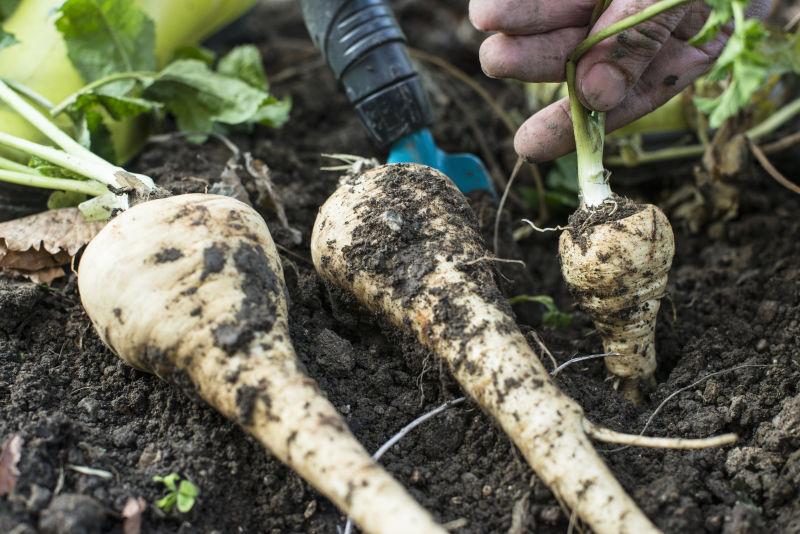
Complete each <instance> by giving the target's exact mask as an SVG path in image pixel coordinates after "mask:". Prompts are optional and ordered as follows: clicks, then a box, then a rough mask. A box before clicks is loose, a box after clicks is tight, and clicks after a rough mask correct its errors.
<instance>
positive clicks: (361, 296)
mask: <svg viewBox="0 0 800 534" xmlns="http://www.w3.org/2000/svg"><path fill="white" fill-rule="evenodd" d="M486 255H487V252H486V250H485V247H484V245H483V242H482V239H481V237H480V232H479V229H478V227H477V224H476V222H475V217H474V214H473V213H472V211H471V209H470V208H469V206H468V205H467V202H466V199H464V197H463V196H462V195H461V194H460V193H459V192H458V190H457V189H456V188H455V186H454V185H453V184H452V182H450V180H449V179H448V178H447V177H445V176H444V175H442V174H441V173H439V172H437V171H435V170H433V169H430V168H428V167H424V166H420V165H386V166H383V167H379V168H377V169H375V170H372V171H369V172H366V173H364V174H362V175H360V176H357V177H355V178H350V179H346V180H345V181H344V182H343V183H342V184H341V185H340V187H339V188H338V189H337V190H336V192H335V193H334V194H333V195H332V196H331V198H330V199H328V201H327V202H326V203H325V205H324V206H323V207H322V208H321V209H320V213H319V215H318V217H317V221H316V223H315V226H314V232H313V235H312V257H313V260H314V264H315V266H316V267H317V270H318V272H319V273H320V274H321V275H322V276H323V277H324V278H325V279H327V280H328V281H329V282H332V283H334V284H336V285H338V286H341V287H343V288H345V289H347V290H349V291H350V292H352V294H353V295H355V297H356V298H357V299H358V300H359V301H361V302H362V303H363V304H364V305H366V306H367V307H368V308H370V309H371V310H373V311H375V312H377V313H379V314H381V315H382V316H384V317H385V318H386V319H388V320H389V321H390V322H391V323H394V324H395V325H398V326H400V327H402V328H405V329H407V330H409V331H411V332H413V333H414V334H415V335H416V337H417V338H418V339H419V341H420V342H421V343H422V344H423V345H425V346H427V347H429V348H431V349H432V350H433V351H434V352H435V353H436V354H437V355H438V356H439V357H440V358H442V359H443V360H445V361H446V362H447V363H448V364H449V367H450V369H451V371H452V372H453V374H454V376H455V378H456V379H457V380H458V381H459V383H460V384H461V386H462V387H463V389H464V390H465V391H466V392H467V393H468V394H469V395H470V396H471V397H473V398H474V399H475V400H476V401H477V402H478V404H479V405H480V406H481V407H482V408H483V409H485V410H486V411H487V412H488V413H489V414H491V415H492V416H493V417H494V418H495V419H496V420H497V421H498V422H499V423H500V425H501V426H502V428H503V429H504V430H505V431H506V432H507V433H508V435H509V436H510V437H511V439H512V440H513V441H514V443H515V444H516V445H517V446H518V447H519V449H520V450H521V451H522V453H523V455H524V456H525V458H526V459H527V461H528V462H529V463H530V465H531V466H532V467H533V469H534V470H535V471H536V473H537V474H538V475H539V476H540V477H541V478H542V479H543V480H544V482H545V483H547V484H548V485H549V486H550V488H551V489H552V490H553V491H554V492H555V493H556V495H557V496H558V497H559V499H560V500H561V501H562V502H564V503H565V504H567V505H568V506H569V507H571V508H572V509H573V510H574V511H575V512H576V513H577V514H578V515H579V516H580V517H581V518H582V519H583V520H584V521H585V522H586V523H588V525H589V526H590V527H591V528H592V529H593V530H594V531H595V532H598V533H614V534H619V533H626V532H627V533H637V534H642V533H648V532H657V529H656V527H655V526H654V525H653V524H652V523H651V522H650V521H649V519H648V518H647V517H645V515H644V514H643V513H642V512H641V511H640V510H639V508H638V507H637V506H636V504H635V503H634V502H633V501H632V500H631V498H630V497H629V496H628V495H627V494H626V493H625V491H624V490H623V488H622V487H621V486H620V485H619V483H618V482H617V481H616V479H615V478H614V476H613V475H612V474H611V472H610V471H609V470H608V468H607V467H606V465H605V464H604V463H603V461H602V460H601V459H600V457H599V456H598V454H597V453H596V451H595V450H594V448H593V447H592V444H591V442H590V441H589V437H588V435H587V433H589V434H597V435H598V437H599V438H605V439H609V440H610V439H623V438H628V439H633V437H631V436H625V435H620V434H618V433H616V432H612V431H610V430H607V429H601V428H600V427H596V426H594V425H592V424H590V423H589V422H588V421H587V420H586V419H585V417H584V414H583V410H582V409H581V407H580V406H579V405H578V404H577V403H575V402H574V401H572V400H571V399H569V398H568V397H567V396H566V395H564V394H563V393H562V392H561V391H560V390H559V389H558V388H557V387H556V386H555V385H554V384H553V383H552V382H551V381H550V379H549V376H548V373H547V371H546V370H545V369H544V367H543V366H542V364H541V363H540V362H539V359H538V358H537V356H536V354H534V352H533V351H532V350H531V348H530V347H529V346H528V344H527V342H526V340H525V338H524V337H523V335H522V334H521V332H520V331H519V329H518V328H517V326H516V323H515V321H514V319H513V316H512V313H511V310H510V309H509V307H508V304H507V302H506V300H505V298H504V297H503V295H501V294H500V292H499V290H498V289H497V286H496V284H495V281H494V278H493V273H492V270H491V267H490V266H489V265H488V264H487V262H476V261H474V260H476V259H477V258H482V257H485V256H486ZM732 439H734V437H733V436H730V435H728V436H724V437H723V438H722V441H723V442H724V443H730V442H731V440H732ZM636 443H637V444H642V445H646V446H660V445H662V443H661V441H660V440H659V439H657V438H644V439H640V440H639V441H637V442H636ZM704 444H705V443H701V442H700V441H693V440H684V442H683V443H682V444H681V446H683V447H686V448H689V447H697V446H702V445H704Z"/></svg>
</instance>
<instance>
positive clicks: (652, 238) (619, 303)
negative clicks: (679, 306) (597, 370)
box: [559, 204, 675, 402]
mask: <svg viewBox="0 0 800 534" xmlns="http://www.w3.org/2000/svg"><path fill="white" fill-rule="evenodd" d="M637 209H638V210H639V211H637V212H635V213H633V214H631V215H628V216H627V217H623V218H620V219H618V220H610V221H608V222H603V223H600V224H593V225H592V224H588V225H586V226H585V227H584V228H579V229H577V230H565V231H564V232H562V234H561V238H560V240H559V254H560V257H561V272H562V273H563V275H564V280H565V281H566V282H567V285H568V286H569V288H570V290H571V291H572V293H573V295H575V298H576V300H577V301H578V305H579V306H580V307H581V308H582V309H583V310H584V311H586V312H587V313H588V314H589V315H590V316H591V317H592V319H593V320H594V324H595V326H596V327H597V331H598V333H599V334H600V337H601V338H602V339H603V349H604V350H605V352H608V353H616V354H618V356H616V357H614V358H607V359H606V360H605V362H606V367H607V368H608V370H609V371H610V372H611V373H612V374H613V375H614V376H616V377H619V378H621V379H622V380H623V382H622V384H623V393H624V394H625V395H626V396H627V397H628V398H630V399H631V400H633V401H634V402H636V401H638V400H639V398H640V391H639V384H640V382H644V383H652V382H653V375H654V373H655V370H656V348H655V331H656V316H657V315H658V309H659V307H660V305H661V302H660V299H661V298H662V297H663V296H664V293H665V292H666V289H667V276H668V274H669V269H670V267H671V266H672V257H673V255H674V254H675V239H674V236H673V234H672V227H671V225H670V223H669V220H668V219H667V217H666V216H665V215H664V213H662V212H661V210H659V209H658V208H657V207H655V206H653V205H649V204H648V205H644V206H638V207H637ZM598 213H599V212H598Z"/></svg>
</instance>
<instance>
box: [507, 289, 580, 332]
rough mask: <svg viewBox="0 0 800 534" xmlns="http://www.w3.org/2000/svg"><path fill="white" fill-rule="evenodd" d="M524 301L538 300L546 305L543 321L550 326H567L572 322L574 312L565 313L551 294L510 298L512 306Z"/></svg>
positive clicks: (538, 302) (509, 301)
mask: <svg viewBox="0 0 800 534" xmlns="http://www.w3.org/2000/svg"><path fill="white" fill-rule="evenodd" d="M522 302H536V303H537V304H541V305H542V306H544V314H543V315H542V323H544V325H545V326H549V327H550V328H566V327H568V326H569V325H571V324H572V314H569V313H564V312H562V311H561V310H559V309H558V306H556V303H555V302H554V301H553V297H551V296H550V295H533V296H531V295H517V296H516V297H512V298H510V299H508V303H509V304H511V305H512V306H513V305H514V304H520V303H522Z"/></svg>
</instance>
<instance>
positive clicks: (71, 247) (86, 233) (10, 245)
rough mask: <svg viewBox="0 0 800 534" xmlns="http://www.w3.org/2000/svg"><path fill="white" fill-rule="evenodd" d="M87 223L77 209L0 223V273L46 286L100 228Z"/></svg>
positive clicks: (60, 273)
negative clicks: (20, 277)
mask: <svg viewBox="0 0 800 534" xmlns="http://www.w3.org/2000/svg"><path fill="white" fill-rule="evenodd" d="M103 225H104V223H102V222H87V221H86V220H85V219H84V218H83V215H81V212H80V211H79V210H78V208H64V209H59V210H50V211H45V212H42V213H37V214H35V215H31V216H28V217H23V218H21V219H14V220H13V221H7V222H4V223H0V272H2V273H3V274H6V275H9V276H22V277H25V278H28V279H30V280H33V281H34V282H37V283H43V284H49V283H50V282H52V281H53V280H55V279H56V278H59V277H61V276H64V274H65V271H64V269H62V268H61V267H60V266H61V265H65V264H67V263H69V260H70V258H71V257H72V256H74V255H75V254H76V253H77V252H78V250H80V248H81V247H83V246H84V245H85V244H86V243H88V242H89V241H90V240H91V239H92V238H93V237H94V236H95V235H96V234H97V232H99V231H100V229H101V228H102V227H103Z"/></svg>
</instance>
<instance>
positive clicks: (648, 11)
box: [569, 0, 694, 63]
mask: <svg viewBox="0 0 800 534" xmlns="http://www.w3.org/2000/svg"><path fill="white" fill-rule="evenodd" d="M692 1H694V0H661V1H660V2H657V3H655V4H652V5H650V6H648V7H646V8H644V9H642V10H641V11H639V12H637V13H634V14H633V15H631V16H629V17H625V18H624V19H622V20H620V21H619V22H615V23H614V24H612V25H610V26H606V27H605V28H603V29H602V30H600V31H599V32H597V33H595V34H592V35H590V36H588V37H587V38H586V39H584V40H583V41H582V42H581V43H580V44H579V45H578V46H577V47H576V48H575V50H573V51H572V53H571V54H570V55H569V60H570V61H572V62H575V63H577V61H578V60H579V59H580V58H581V56H583V54H585V53H586V52H588V51H589V49H590V48H592V47H593V46H594V45H596V44H597V43H599V42H600V41H604V40H605V39H608V38H609V37H611V36H612V35H615V34H617V33H619V32H622V31H625V30H627V29H628V28H632V27H633V26H636V25H637V24H640V23H642V22H644V21H646V20H649V19H651V18H653V17H655V16H656V15H660V14H661V13H663V12H665V11H669V10H670V9H672V8H674V7H678V6H680V5H683V4H688V3H690V2H692Z"/></svg>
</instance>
